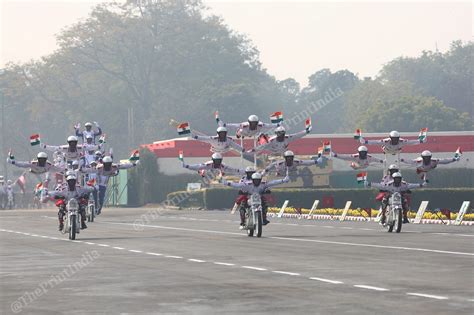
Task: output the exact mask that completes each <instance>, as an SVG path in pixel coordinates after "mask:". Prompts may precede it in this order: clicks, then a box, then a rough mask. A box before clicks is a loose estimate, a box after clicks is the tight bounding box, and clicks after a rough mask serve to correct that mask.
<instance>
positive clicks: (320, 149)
mask: <svg viewBox="0 0 474 315" xmlns="http://www.w3.org/2000/svg"><path fill="white" fill-rule="evenodd" d="M323 153H324V146H323V147H318V155H320V156H321V155H323Z"/></svg>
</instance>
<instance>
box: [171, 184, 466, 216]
mask: <svg viewBox="0 0 474 315" xmlns="http://www.w3.org/2000/svg"><path fill="white" fill-rule="evenodd" d="M179 193H181V194H183V193H185V192H176V193H175V194H179ZM175 194H169V195H168V196H169V197H173V196H176V195H175ZM377 194H378V191H377V190H374V189H364V188H359V189H317V190H316V189H274V190H272V195H273V197H274V198H275V201H276V204H277V205H278V206H281V205H282V204H283V202H284V201H285V200H287V199H288V200H289V201H290V205H291V206H293V207H303V208H310V207H311V205H312V204H313V202H314V200H315V199H319V200H320V204H319V208H321V207H322V206H323V205H322V201H323V198H325V197H328V196H331V197H332V198H333V199H334V207H336V208H343V207H344V205H345V203H346V201H348V200H351V201H352V208H368V207H371V208H378V207H379V202H378V201H376V200H375V196H376V195H377ZM237 195H238V194H237V190H235V189H229V188H213V189H205V190H203V191H200V192H199V193H196V194H193V195H192V198H191V200H190V201H183V202H182V204H180V205H181V206H183V207H187V204H190V205H191V206H198V207H201V206H202V207H205V208H207V209H227V208H231V207H232V206H233V204H234V201H235V198H236V197H237ZM199 198H201V200H197V199H199ZM423 200H428V201H429V202H430V204H429V207H428V208H429V209H435V208H447V209H451V210H452V211H456V210H459V208H460V207H461V204H462V202H463V201H465V200H469V201H471V204H474V203H473V201H474V188H448V189H434V188H426V189H421V190H414V191H413V194H412V201H411V205H412V207H411V208H412V209H417V208H418V206H419V205H420V203H421V201H423Z"/></svg>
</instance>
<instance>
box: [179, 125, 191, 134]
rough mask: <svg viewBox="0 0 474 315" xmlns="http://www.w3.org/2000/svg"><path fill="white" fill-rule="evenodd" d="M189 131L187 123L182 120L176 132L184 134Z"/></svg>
mask: <svg viewBox="0 0 474 315" xmlns="http://www.w3.org/2000/svg"><path fill="white" fill-rule="evenodd" d="M188 133H191V128H190V127H189V123H187V122H184V123H181V124H179V125H178V134H179V135H185V134H188Z"/></svg>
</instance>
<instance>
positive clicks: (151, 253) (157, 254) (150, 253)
mask: <svg viewBox="0 0 474 315" xmlns="http://www.w3.org/2000/svg"><path fill="white" fill-rule="evenodd" d="M146 253H147V254H148V255H153V256H163V254H160V253H153V252H146Z"/></svg>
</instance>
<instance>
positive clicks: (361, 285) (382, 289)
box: [354, 284, 390, 291]
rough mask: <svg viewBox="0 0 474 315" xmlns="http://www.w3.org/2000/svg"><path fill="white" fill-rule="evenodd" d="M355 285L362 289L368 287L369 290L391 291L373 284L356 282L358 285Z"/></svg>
mask: <svg viewBox="0 0 474 315" xmlns="http://www.w3.org/2000/svg"><path fill="white" fill-rule="evenodd" d="M354 287H356V288H361V289H367V290H374V291H390V290H389V289H385V288H379V287H373V286H370V285H364V284H356V285H354Z"/></svg>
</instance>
